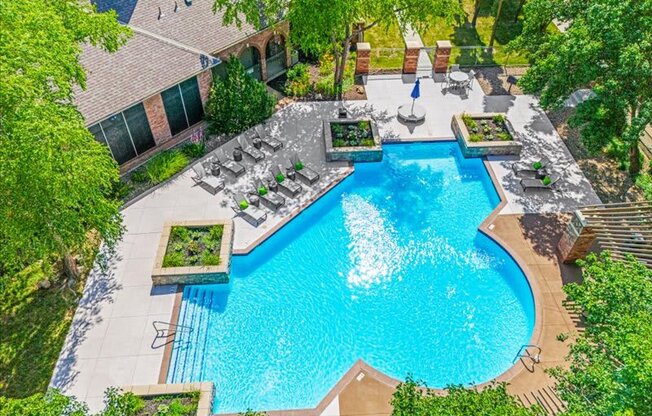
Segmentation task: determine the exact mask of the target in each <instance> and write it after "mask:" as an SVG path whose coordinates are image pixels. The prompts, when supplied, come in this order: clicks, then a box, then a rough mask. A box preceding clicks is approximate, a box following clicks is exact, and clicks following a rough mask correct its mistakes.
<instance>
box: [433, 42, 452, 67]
mask: <svg viewBox="0 0 652 416" xmlns="http://www.w3.org/2000/svg"><path fill="white" fill-rule="evenodd" d="M452 48H453V45H451V43H450V42H449V41H447V40H438V41H437V48H436V49H435V59H434V60H433V61H432V70H433V72H434V73H435V74H445V73H446V72H448V60H449V59H450V57H451V49H452Z"/></svg>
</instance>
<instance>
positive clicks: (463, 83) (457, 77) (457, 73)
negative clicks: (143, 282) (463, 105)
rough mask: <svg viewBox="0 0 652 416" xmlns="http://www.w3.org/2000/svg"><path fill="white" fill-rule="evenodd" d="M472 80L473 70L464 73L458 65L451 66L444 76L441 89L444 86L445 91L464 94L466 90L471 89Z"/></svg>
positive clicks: (473, 76) (473, 77)
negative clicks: (455, 91)
mask: <svg viewBox="0 0 652 416" xmlns="http://www.w3.org/2000/svg"><path fill="white" fill-rule="evenodd" d="M474 79H475V71H474V70H470V71H469V72H464V71H462V70H461V69H460V66H459V65H453V66H452V67H451V69H450V71H449V72H448V73H447V74H446V78H445V79H444V83H443V86H442V88H444V86H445V87H446V89H447V90H449V89H450V90H457V91H460V92H464V93H465V92H466V91H467V90H470V89H473V80H474Z"/></svg>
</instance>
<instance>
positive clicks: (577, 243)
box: [557, 211, 596, 263]
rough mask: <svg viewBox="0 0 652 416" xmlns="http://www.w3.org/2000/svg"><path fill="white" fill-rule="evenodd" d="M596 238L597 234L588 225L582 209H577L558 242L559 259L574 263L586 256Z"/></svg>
mask: <svg viewBox="0 0 652 416" xmlns="http://www.w3.org/2000/svg"><path fill="white" fill-rule="evenodd" d="M595 238H596V235H595V233H594V232H593V230H592V229H591V228H590V227H588V226H587V222H586V218H584V215H582V213H581V212H580V211H575V212H574V213H573V218H572V219H571V221H570V222H569V223H568V225H567V226H566V229H565V230H564V233H563V234H562V236H561V238H560V239H559V243H557V254H558V256H559V260H561V261H562V262H563V263H574V262H575V260H577V259H582V258H584V257H586V255H587V254H588V252H589V250H590V249H591V246H592V245H593V243H594V241H595Z"/></svg>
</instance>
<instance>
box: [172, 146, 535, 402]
mask: <svg viewBox="0 0 652 416" xmlns="http://www.w3.org/2000/svg"><path fill="white" fill-rule="evenodd" d="M498 202H499V198H498V196H497V194H496V191H495V189H494V188H493V185H492V183H491V179H490V178H489V175H488V174H487V172H486V170H485V168H484V166H483V162H482V160H480V159H464V157H462V155H461V153H460V150H459V147H458V145H457V143H454V142H443V143H421V144H392V145H385V150H384V160H383V161H382V162H380V163H368V164H356V166H355V172H354V173H353V174H352V175H351V176H349V177H348V178H347V179H345V180H344V181H343V182H342V183H341V184H339V185H338V186H337V187H335V188H334V189H333V190H331V191H330V192H329V193H328V194H326V195H325V196H323V197H322V198H321V199H319V200H318V201H317V202H315V203H314V204H313V205H312V206H311V207H310V208H308V209H307V210H306V211H304V212H303V213H302V214H300V215H299V216H297V217H296V218H295V219H294V220H292V221H291V222H290V223H289V224H287V225H286V226H285V227H283V228H282V229H281V230H280V231H278V232H277V233H276V234H275V235H273V236H272V237H270V239H268V240H267V241H266V242H265V243H263V244H262V245H261V246H259V247H258V248H256V249H255V250H254V251H253V252H252V253H250V254H249V255H247V256H236V257H234V258H233V263H232V270H231V277H232V282H231V283H230V284H229V285H228V286H227V287H224V286H219V285H209V286H187V287H186V288H185V289H184V294H183V303H182V305H181V312H180V315H179V323H181V324H183V325H190V326H192V327H193V328H194V331H193V332H192V333H190V334H189V335H187V334H186V335H181V336H178V337H177V339H176V340H175V345H174V349H173V353H172V358H171V366H170V371H169V372H168V382H170V383H179V382H188V381H212V382H214V383H215V396H216V405H215V408H214V411H215V412H238V411H243V410H246V409H247V408H252V409H254V410H273V409H291V408H307V407H314V406H316V405H317V403H318V402H319V401H320V400H321V399H322V398H323V397H324V396H325V395H326V394H327V392H328V391H329V390H330V389H331V388H332V387H333V386H334V385H335V383H336V382H337V381H338V380H339V379H340V378H341V377H342V375H344V373H345V372H346V371H347V370H348V369H349V368H350V367H351V365H353V363H354V362H355V361H356V360H357V359H359V358H361V359H363V360H365V361H366V362H367V363H368V364H370V365H371V366H373V367H375V368H377V369H378V370H380V371H383V372H384V373H386V374H387V375H389V376H391V377H395V378H397V379H403V378H405V376H406V375H407V374H408V373H412V374H413V375H414V376H415V377H416V378H418V379H422V380H424V381H425V382H427V384H428V386H430V387H445V386H446V385H448V384H460V383H461V384H471V383H481V382H485V381H487V380H490V379H491V378H493V377H496V376H498V375H499V374H500V373H502V372H504V371H505V370H507V369H508V368H509V367H510V366H511V365H512V359H513V357H514V355H515V354H516V353H517V351H518V349H519V347H520V346H521V345H522V344H526V343H528V341H529V339H530V336H531V333H532V330H533V327H534V302H533V299H532V293H531V290H530V287H529V285H528V283H527V279H526V278H525V276H524V274H523V272H522V271H521V269H520V268H519V267H518V265H517V264H516V263H515V262H514V260H513V259H512V258H511V257H510V256H509V255H508V254H507V253H506V252H505V251H504V250H503V249H502V248H501V247H499V246H498V245H497V244H496V243H494V242H493V241H492V240H491V239H489V238H488V237H486V236H485V235H483V234H482V233H480V232H479V231H478V226H479V225H480V223H481V222H482V221H483V220H484V219H485V218H486V217H487V215H488V214H489V213H490V212H491V211H492V210H493V208H494V207H495V206H496V205H497V204H498ZM180 334H181V333H180Z"/></svg>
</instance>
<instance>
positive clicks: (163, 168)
mask: <svg viewBox="0 0 652 416" xmlns="http://www.w3.org/2000/svg"><path fill="white" fill-rule="evenodd" d="M187 164H188V157H187V156H186V155H184V154H183V153H182V152H181V151H180V150H177V149H172V150H166V151H164V152H161V153H159V154H158V155H156V156H154V158H152V160H150V161H149V162H147V164H146V165H145V172H146V173H147V178H148V179H149V183H151V184H152V185H156V184H159V183H161V182H164V181H166V180H167V179H170V178H171V177H172V176H174V174H176V173H178V172H179V171H181V170H182V169H183V168H184V167H185V166H186V165H187Z"/></svg>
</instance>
